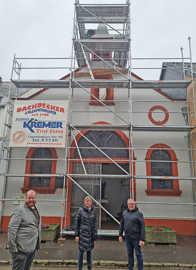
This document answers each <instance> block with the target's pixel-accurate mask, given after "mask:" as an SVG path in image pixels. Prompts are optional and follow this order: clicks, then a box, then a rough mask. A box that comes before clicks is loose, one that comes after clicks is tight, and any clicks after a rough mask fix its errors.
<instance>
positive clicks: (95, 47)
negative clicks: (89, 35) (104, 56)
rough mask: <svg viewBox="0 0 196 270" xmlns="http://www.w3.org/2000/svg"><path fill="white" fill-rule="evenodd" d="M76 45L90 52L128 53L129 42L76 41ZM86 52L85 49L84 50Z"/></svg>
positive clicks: (116, 40)
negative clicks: (82, 46)
mask: <svg viewBox="0 0 196 270" xmlns="http://www.w3.org/2000/svg"><path fill="white" fill-rule="evenodd" d="M75 42H76V43H81V44H83V45H84V46H86V47H88V48H89V49H90V50H92V51H95V52H96V51H104V52H112V51H119V52H128V51H129V46H130V41H129V40H128V39H80V40H79V39H78V40H75ZM84 50H85V51H88V49H87V48H84Z"/></svg>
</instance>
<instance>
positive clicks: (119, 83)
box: [12, 79, 191, 89]
mask: <svg viewBox="0 0 196 270" xmlns="http://www.w3.org/2000/svg"><path fill="white" fill-rule="evenodd" d="M12 82H13V83H14V84H15V86H16V87H18V88H81V87H84V88H96V87H97V88H125V89H128V88H133V89H162V88H174V89H175V88H187V87H188V85H189V84H190V83H191V81H187V80H181V81H140V80H138V81H130V80H128V79H127V80H104V79H103V80H99V79H94V80H90V79H89V80H72V81H70V80H66V81H65V80H12Z"/></svg>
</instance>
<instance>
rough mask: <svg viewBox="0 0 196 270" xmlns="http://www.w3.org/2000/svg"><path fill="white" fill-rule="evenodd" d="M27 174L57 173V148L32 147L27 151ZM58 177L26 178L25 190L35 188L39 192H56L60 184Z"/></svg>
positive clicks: (23, 189)
mask: <svg viewBox="0 0 196 270" xmlns="http://www.w3.org/2000/svg"><path fill="white" fill-rule="evenodd" d="M26 158H27V161H26V170H25V173H26V174H55V173H56V158H57V155H56V150H55V149H53V148H31V149H30V150H29V152H28V153H27V156H26ZM59 180H60V181H61V182H62V181H63V179H56V177H53V176H52V177H48V176H43V177H42V176H33V177H25V178H24V187H23V188H22V191H23V192H26V191H27V190H29V189H34V190H36V191H37V192H39V193H44V194H50V193H55V190H56V188H57V187H60V186H59V184H58V183H59Z"/></svg>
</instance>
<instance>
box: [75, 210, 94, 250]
mask: <svg viewBox="0 0 196 270" xmlns="http://www.w3.org/2000/svg"><path fill="white" fill-rule="evenodd" d="M96 235H97V230H96V214H95V209H94V208H93V207H92V208H91V210H90V211H88V208H86V207H85V206H83V207H80V208H79V210H78V213H77V215H76V220H75V236H79V249H80V250H83V251H89V250H91V249H93V248H94V240H95V239H96Z"/></svg>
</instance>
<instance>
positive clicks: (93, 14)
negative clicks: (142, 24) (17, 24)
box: [0, 0, 196, 234]
mask: <svg viewBox="0 0 196 270" xmlns="http://www.w3.org/2000/svg"><path fill="white" fill-rule="evenodd" d="M98 24H102V25H104V26H105V27H107V29H108V30H109V33H110V32H111V33H112V34H111V35H110V38H107V37H106V38H103V37H102V38H98V37H95V38H93V37H92V36H89V35H90V31H91V30H95V29H91V28H92V25H98ZM89 25H90V27H91V28H89V27H88V26H89ZM91 34H92V33H91ZM94 34H95V31H94ZM130 40H131V24H130V1H129V0H127V1H126V3H125V4H114V5H113V4H111V5H108V4H87V5H86V4H81V3H80V1H79V0H75V11H74V22H73V44H72V56H71V57H70V58H17V57H16V56H14V60H13V67H12V74H11V81H12V82H13V83H14V85H15V86H16V87H18V88H27V89H28V88H42V87H43V88H61V89H62V91H63V90H65V88H67V89H69V90H71V93H72V94H71V95H70V102H74V101H75V99H76V97H77V90H76V89H78V88H79V89H81V91H83V92H85V93H86V94H87V95H88V96H90V95H91V96H92V97H93V99H94V100H95V101H97V102H99V104H101V105H102V108H103V109H102V111H103V112H104V113H110V114H112V115H113V116H114V117H115V118H116V119H117V120H118V121H119V123H121V124H116V125H114V124H110V125H105V124H99V125H96V124H88V125H87V124H82V123H81V124H80V125H79V124H74V123H72V116H70V118H69V123H68V125H67V130H68V132H67V134H69V136H67V138H66V147H65V158H63V159H62V160H64V161H65V168H64V169H65V173H61V174H50V175H48V174H41V175H40V174H34V175H31V174H23V173H21V174H20V175H19V174H17V175H16V174H11V173H8V166H7V167H6V168H5V171H4V172H3V173H1V174H0V175H3V176H4V177H5V179H7V178H8V177H10V178H13V177H25V176H29V177H36V176H42V177H43V176H45V177H52V176H53V177H63V178H64V187H63V190H62V199H61V200H55V202H60V203H64V202H65V209H64V210H63V211H62V212H63V216H62V222H61V232H62V234H63V233H64V234H66V230H65V229H66V228H65V227H63V223H64V222H63V221H64V219H65V216H66V205H67V203H68V202H67V194H65V186H66V181H68V180H69V181H71V182H72V183H73V184H74V185H76V186H77V187H78V188H79V190H80V191H81V192H84V193H85V194H86V195H88V196H90V197H91V198H92V200H93V201H94V202H95V203H96V205H97V207H98V208H100V210H101V209H102V210H103V211H104V212H105V213H106V214H107V215H109V216H110V218H111V219H113V220H114V221H115V222H116V223H117V224H119V221H118V220H117V219H116V217H114V216H113V215H112V214H111V213H110V211H108V210H107V209H106V208H105V207H104V206H103V205H102V203H101V198H100V200H97V199H96V198H95V197H93V196H92V195H91V194H90V193H89V192H88V191H87V190H86V189H84V188H83V187H82V185H80V184H79V183H78V182H77V180H76V179H96V178H100V179H102V178H103V179H106V178H107V179H117V178H120V179H129V180H130V197H131V198H134V196H135V194H134V192H135V191H134V183H135V181H137V180H138V179H141V180H144V181H145V180H147V179H160V178H162V179H167V180H168V179H171V180H173V179H177V180H179V181H181V180H182V181H184V180H186V181H192V183H193V185H194V182H195V176H194V173H193V170H194V164H195V161H194V160H193V157H191V159H190V162H189V164H190V166H191V167H192V175H191V176H186V177H182V176H178V177H176V176H175V177H173V176H146V175H138V174H137V172H135V171H134V162H138V163H139V162H141V163H142V162H146V161H144V160H136V159H135V157H134V150H135V149H137V148H138V147H137V146H135V144H134V133H135V132H139V131H140V132H144V131H145V132H163V131H164V132H186V133H188V134H190V132H191V131H192V130H193V129H195V128H196V126H194V125H192V124H191V122H190V119H189V123H188V124H185V125H172V126H169V125H165V126H153V125H138V124H137V123H135V122H134V119H133V117H134V114H136V113H144V114H145V113H147V112H146V111H140V112H134V108H133V103H134V102H140V101H139V100H138V101H137V100H134V98H133V97H134V96H133V94H134V90H135V89H138V91H139V89H152V88H153V89H163V88H171V89H175V88H187V87H188V86H189V85H190V84H191V83H193V81H194V80H193V66H192V55H191V40H190V38H189V52H190V57H186V58H184V56H183V51H182V49H181V52H182V57H181V58H133V57H132V55H131V48H130ZM103 50H104V52H111V51H112V59H110V60H108V59H104V57H102V56H100V54H99V53H98V52H101V51H103ZM92 55H93V56H94V57H96V59H98V61H99V62H100V63H101V64H102V66H103V67H104V68H106V69H110V70H113V71H115V74H117V75H118V76H119V77H120V79H118V80H115V79H113V80H110V79H96V76H95V74H94V71H93V68H92V63H91V61H92ZM29 59H30V60H32V59H34V60H36V59H39V60H40V59H41V60H42V59H46V60H47V59H48V60H50V59H56V60H70V62H71V63H70V66H66V67H65V66H55V67H51V66H45V67H31V66H27V67H25V66H23V64H22V62H23V60H29ZM146 59H150V60H153V59H154V60H165V59H169V60H171V59H172V60H180V61H181V62H182V65H183V72H184V74H185V67H184V60H190V66H191V75H192V78H191V80H186V79H185V78H184V79H183V80H175V81H174V80H164V81H163V80H136V79H135V78H134V76H133V71H134V70H138V69H140V68H138V67H136V68H134V66H133V63H132V62H133V60H134V61H136V60H146ZM83 66H86V67H87V69H88V73H89V78H88V79H86V78H85V79H84V78H82V79H80V78H77V76H76V70H77V69H78V68H79V69H80V68H82V67H83ZM31 69H46V70H48V69H54V70H57V69H59V70H61V69H62V70H66V69H68V70H69V71H70V74H69V79H68V80H65V79H64V78H61V79H59V80H51V79H46V80H43V79H39V80H32V79H27V80H24V79H21V72H22V70H31ZM141 69H142V68H141ZM144 69H145V68H144ZM146 69H147V68H146ZM153 69H157V68H153ZM96 87H97V88H120V89H121V91H127V93H128V98H129V100H130V101H129V102H130V106H129V111H128V112H127V113H128V119H124V118H123V117H122V116H121V115H120V113H119V112H116V111H114V110H113V109H112V108H111V106H110V105H108V104H106V103H105V102H104V101H103V100H102V99H101V98H97V97H96V96H95V95H93V94H92V93H90V91H89V88H96ZM192 87H193V88H194V86H193V85H192ZM193 92H194V91H193ZM75 96H76V97H75ZM87 101H89V99H86V100H85V99H83V100H81V102H87ZM119 101H121V102H127V101H126V100H119ZM142 102H145V101H142ZM146 102H148V101H146ZM161 102H163V101H161ZM186 106H187V107H188V106H189V103H186ZM97 111H98V112H101V110H97ZM82 112H85V111H82ZM195 112H196V110H195V111H194V113H195ZM73 113H74V110H72V109H71V110H70V112H69V114H70V115H72V114H73ZM92 113H96V110H94V112H92ZM170 113H174V114H175V113H176V112H170ZM188 116H189V117H190V115H189V113H188V112H187V117H188ZM83 130H87V131H92V130H99V131H115V130H121V131H126V132H127V133H128V140H129V146H128V147H127V148H126V149H127V150H128V152H129V159H128V163H129V164H130V165H131V166H130V172H127V171H126V170H125V169H124V168H123V167H122V166H121V164H120V163H119V161H118V160H116V159H113V158H111V157H110V156H109V155H108V154H107V153H106V152H107V151H106V150H107V148H106V149H104V148H102V147H99V146H97V145H96V144H95V143H93V142H92V141H91V140H90V139H88V137H87V136H85V135H84V134H83V133H82V131H83ZM78 135H80V136H81V138H84V139H85V140H86V141H88V143H89V144H90V145H91V147H92V149H96V150H97V151H98V152H99V153H101V154H102V155H103V156H104V158H105V159H107V160H109V161H110V162H111V163H112V164H114V165H115V166H116V167H118V168H119V169H120V170H121V171H122V173H123V174H122V175H108V174H107V175H104V174H100V173H99V174H90V173H88V172H87V168H86V167H85V166H86V165H85V162H84V159H85V158H84V157H83V156H82V153H81V150H82V147H80V146H78V143H77V140H76V137H77V136H78ZM71 142H74V144H75V146H74V147H73V146H72V145H71ZM71 148H74V150H75V151H77V152H78V155H79V159H78V160H77V161H78V162H80V163H81V165H82V169H83V174H74V173H73V174H72V173H70V172H69V168H68V167H69V166H68V164H69V162H70V161H71V160H72V161H74V158H71V157H70V156H69V151H70V149H71ZM88 149H89V148H88ZM149 149H150V148H147V149H144V148H142V149H141V150H149ZM157 149H158V148H157ZM161 149H164V148H161ZM185 150H187V149H185ZM7 151H8V152H7V154H6V155H5V156H4V157H3V159H4V161H5V162H6V164H7V165H8V162H9V160H10V157H9V154H8V153H9V147H7ZM179 151H180V150H179ZM194 151H196V149H193V148H188V150H187V152H189V153H190V156H191V155H192V152H194ZM16 159H17V158H16ZM37 160H39V159H37ZM40 160H41V159H40ZM44 160H46V159H44ZM58 160H60V159H59V158H58ZM24 161H25V157H24ZM121 161H122V160H121ZM126 161H127V160H126ZM151 161H153V160H151ZM153 162H159V160H155V161H153ZM161 162H164V161H163V160H161ZM171 162H173V161H171ZM178 163H187V161H184V160H179V161H178ZM5 183H6V180H5ZM193 193H194V192H193ZM0 201H1V202H6V201H10V202H12V201H16V200H13V199H6V197H5V194H4V195H3V197H2V198H0ZM19 201H20V200H19ZM49 201H50V202H53V200H43V199H42V200H41V199H40V200H39V203H40V204H41V203H47V202H49ZM193 201H194V202H193V203H179V202H176V203H169V202H159V201H157V202H142V201H137V203H138V204H141V205H142V204H143V205H145V204H157V205H158V204H161V205H192V206H193V217H192V218H193V219H194V218H196V213H195V206H196V203H195V195H194V194H193ZM100 213H101V212H100ZM100 215H101V214H100ZM1 216H2V213H1V215H0V218H1ZM153 218H160V217H156V216H154V217H153ZM165 218H167V217H165ZM176 218H179V217H176Z"/></svg>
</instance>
